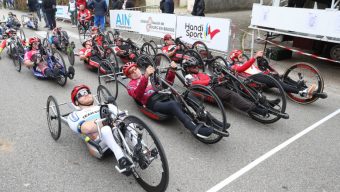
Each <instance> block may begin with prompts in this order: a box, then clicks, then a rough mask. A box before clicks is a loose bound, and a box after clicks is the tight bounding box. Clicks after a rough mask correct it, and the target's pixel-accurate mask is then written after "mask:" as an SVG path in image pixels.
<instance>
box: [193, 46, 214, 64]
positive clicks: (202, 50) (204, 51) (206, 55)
mask: <svg viewBox="0 0 340 192" xmlns="http://www.w3.org/2000/svg"><path fill="white" fill-rule="evenodd" d="M191 49H193V50H195V51H197V53H199V54H200V56H201V58H202V59H203V60H205V59H210V58H212V55H211V52H209V49H208V47H207V45H206V44H205V43H203V42H202V41H196V42H195V43H194V44H193V45H192V47H191Z"/></svg>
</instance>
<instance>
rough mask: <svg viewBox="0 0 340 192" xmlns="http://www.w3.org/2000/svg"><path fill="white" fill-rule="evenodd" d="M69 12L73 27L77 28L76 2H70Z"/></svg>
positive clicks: (71, 0) (73, 0)
mask: <svg viewBox="0 0 340 192" xmlns="http://www.w3.org/2000/svg"><path fill="white" fill-rule="evenodd" d="M68 12H69V14H70V17H71V22H72V27H73V28H75V27H77V26H76V25H77V5H76V1H75V0H70V1H69V3H68Z"/></svg>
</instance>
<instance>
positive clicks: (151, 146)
mask: <svg viewBox="0 0 340 192" xmlns="http://www.w3.org/2000/svg"><path fill="white" fill-rule="evenodd" d="M123 123H124V125H125V130H126V131H125V137H126V140H129V141H131V139H132V141H133V140H135V141H136V140H137V137H138V134H140V137H141V142H140V145H139V147H141V148H139V150H136V149H138V147H136V146H138V144H137V145H129V143H130V142H128V146H129V149H130V151H135V152H134V153H135V154H134V155H133V156H132V158H131V159H133V161H134V164H135V167H133V168H132V170H131V171H132V174H133V176H134V178H135V179H136V181H137V183H138V184H139V185H140V186H141V187H142V188H143V189H144V190H145V191H149V192H163V191H165V190H166V189H167V187H168V183H169V166H168V161H167V158H166V155H165V151H164V149H163V146H162V144H161V142H160V141H159V139H158V137H157V136H156V134H155V133H154V132H153V131H152V129H151V128H149V126H147V125H146V124H145V123H144V122H143V121H142V120H140V119H139V118H137V117H135V116H127V117H126V118H125V119H124V120H123Z"/></svg>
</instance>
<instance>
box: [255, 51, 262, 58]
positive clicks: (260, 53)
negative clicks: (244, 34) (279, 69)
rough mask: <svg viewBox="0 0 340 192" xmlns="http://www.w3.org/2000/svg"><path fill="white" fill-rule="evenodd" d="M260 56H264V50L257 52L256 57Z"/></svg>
mask: <svg viewBox="0 0 340 192" xmlns="http://www.w3.org/2000/svg"><path fill="white" fill-rule="evenodd" d="M258 57H263V51H258V52H256V54H255V59H256V58H258Z"/></svg>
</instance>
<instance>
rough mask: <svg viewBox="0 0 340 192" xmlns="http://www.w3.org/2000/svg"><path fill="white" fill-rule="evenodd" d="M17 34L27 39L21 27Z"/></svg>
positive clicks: (21, 38) (22, 38)
mask: <svg viewBox="0 0 340 192" xmlns="http://www.w3.org/2000/svg"><path fill="white" fill-rule="evenodd" d="M17 36H18V37H19V38H20V40H25V39H26V35H25V32H24V31H23V30H22V29H19V30H18V31H17Z"/></svg>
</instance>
